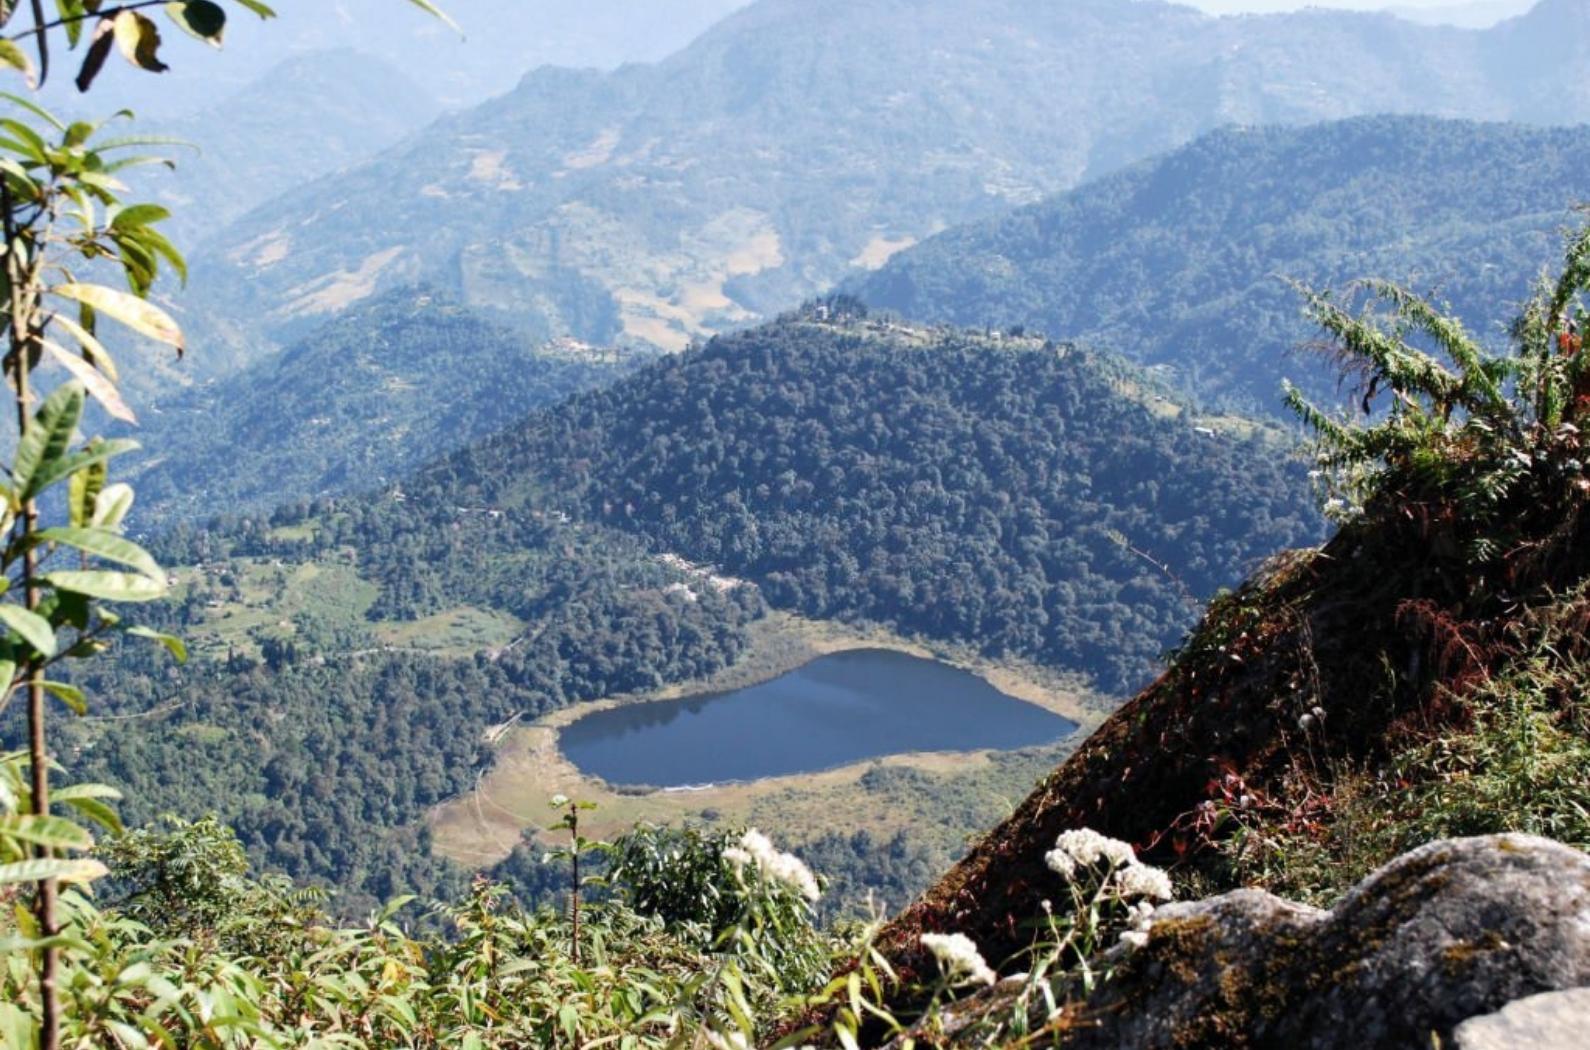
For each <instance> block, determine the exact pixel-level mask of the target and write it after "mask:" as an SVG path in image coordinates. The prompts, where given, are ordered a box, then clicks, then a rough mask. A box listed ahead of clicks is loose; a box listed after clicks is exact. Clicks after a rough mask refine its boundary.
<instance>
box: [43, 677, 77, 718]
mask: <svg viewBox="0 0 1590 1050" xmlns="http://www.w3.org/2000/svg"><path fill="white" fill-rule="evenodd" d="M39 684H40V685H42V686H43V687H44V691H45V692H47V693H49V694H50V695H51V696H53V697H55V698H56V699H57V700H59V701H60V702H61V703H63V704H65V705H66V706H67V707H69V708H71V709H72V714H74V715H78V716H82V715H85V714H87V713H88V697H86V696H84V695H83V691H82V690H81V689H79V688H78V687H77V686H75V685H67V684H66V683H65V682H50V681H40V682H39Z"/></svg>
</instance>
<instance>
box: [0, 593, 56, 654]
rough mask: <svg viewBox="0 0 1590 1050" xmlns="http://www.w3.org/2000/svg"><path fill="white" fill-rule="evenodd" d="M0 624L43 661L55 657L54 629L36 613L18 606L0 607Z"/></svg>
mask: <svg viewBox="0 0 1590 1050" xmlns="http://www.w3.org/2000/svg"><path fill="white" fill-rule="evenodd" d="M0 623H3V624H5V625H6V626H7V627H9V628H11V630H13V631H15V632H16V633H17V634H18V635H20V636H21V638H22V640H23V641H24V642H27V643H28V644H29V645H31V646H32V647H33V649H34V651H35V652H37V653H38V654H39V655H40V656H42V657H44V658H45V659H49V658H50V657H52V656H54V655H55V628H53V627H51V626H50V621H48V620H46V619H45V618H44V617H42V616H40V615H39V614H38V613H36V612H33V611H31V610H29V609H24V608H22V606H20V605H0Z"/></svg>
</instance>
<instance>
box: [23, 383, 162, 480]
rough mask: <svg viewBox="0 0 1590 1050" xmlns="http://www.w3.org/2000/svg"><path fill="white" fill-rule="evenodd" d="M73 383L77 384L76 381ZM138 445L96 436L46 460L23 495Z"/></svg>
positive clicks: (79, 389)
mask: <svg viewBox="0 0 1590 1050" xmlns="http://www.w3.org/2000/svg"><path fill="white" fill-rule="evenodd" d="M71 385H72V386H77V384H76V383H73V384H71ZM78 393H82V388H81V387H78ZM137 447H138V442H136V441H129V440H128V439H126V438H115V439H114V440H111V441H104V440H101V439H99V438H95V439H94V441H93V442H92V443H90V444H89V445H88V447H86V448H81V449H78V450H77V451H76V452H73V453H72V454H71V455H69V456H67V457H65V458H64V459H56V460H51V461H49V462H46V463H45V464H44V465H43V466H41V467H40V468H39V470H38V473H37V474H35V475H34V476H33V481H32V483H31V484H29V486H28V488H27V490H26V491H25V492H24V493H23V495H24V496H31V495H33V494H34V493H38V492H43V491H44V490H45V489H47V488H49V487H50V486H51V485H53V484H55V483H56V482H57V481H60V480H61V479H62V478H66V477H70V476H71V475H73V474H75V473H76V472H77V471H79V470H82V469H83V468H84V467H91V466H93V465H94V464H96V463H103V462H105V461H106V460H107V459H110V458H111V457H112V456H119V455H121V454H122V453H123V452H131V451H133V450H134V449H136V448H137Z"/></svg>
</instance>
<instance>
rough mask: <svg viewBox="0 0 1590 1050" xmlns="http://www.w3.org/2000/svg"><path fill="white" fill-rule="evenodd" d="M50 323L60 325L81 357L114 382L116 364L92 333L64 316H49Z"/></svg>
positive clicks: (58, 314) (115, 378)
mask: <svg viewBox="0 0 1590 1050" xmlns="http://www.w3.org/2000/svg"><path fill="white" fill-rule="evenodd" d="M50 323H51V324H56V325H60V326H61V327H62V328H64V329H66V334H67V335H69V336H71V337H72V338H73V339H75V340H77V345H78V346H79V347H81V348H82V350H83V356H84V357H85V358H87V359H88V360H89V361H91V362H93V365H94V367H95V368H97V369H99V370H100V371H101V372H104V373H105V378H106V379H109V380H110V381H111V382H112V383H114V382H116V380H117V378H118V376H117V373H116V362H115V361H113V360H111V356H110V354H109V353H107V352H106V350H105V347H104V345H103V344H101V343H100V341H99V340H98V339H97V338H95V336H94V333H93V332H90V331H89V330H88V329H86V328H84V327H83V326H82V325H80V324H78V323H77V322H76V321H74V320H72V319H71V318H70V317H67V316H66V315H65V314H61V313H56V314H51V315H50Z"/></svg>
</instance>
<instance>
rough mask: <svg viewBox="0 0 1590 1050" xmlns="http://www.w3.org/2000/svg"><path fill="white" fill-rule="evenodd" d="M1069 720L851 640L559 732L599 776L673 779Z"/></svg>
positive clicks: (726, 776)
mask: <svg viewBox="0 0 1590 1050" xmlns="http://www.w3.org/2000/svg"><path fill="white" fill-rule="evenodd" d="M1074 729H1076V723H1075V722H1072V721H1070V720H1069V719H1066V718H1062V717H1061V716H1059V715H1057V714H1054V713H1053V712H1050V711H1047V710H1045V709H1043V708H1041V707H1038V706H1037V705H1035V704H1029V703H1027V702H1025V701H1023V700H1018V699H1016V698H1015V697H1013V696H1010V695H1008V694H1006V693H1002V692H1000V691H999V690H998V689H995V688H994V687H993V686H992V685H990V684H989V683H988V682H987V681H985V680H983V679H981V678H979V677H977V676H976V675H974V674H971V673H970V672H967V671H963V670H961V669H959V668H956V667H951V666H949V665H948V664H944V663H940V662H938V661H937V660H928V659H923V658H922V657H917V656H910V655H908V654H906V653H899V652H894V651H892V650H888V649H851V650H847V651H845V652H839V653H831V654H829V655H827V656H821V657H818V658H817V659H815V660H813V661H812V662H811V663H808V664H805V665H804V666H802V667H799V668H796V669H795V670H793V671H790V672H788V673H787V674H783V675H780V676H779V677H777V678H774V679H772V680H771V681H767V682H762V683H760V684H758V685H753V686H748V687H746V688H744V689H735V690H732V691H730V692H723V693H705V694H702V695H700V696H692V697H686V698H684V699H680V700H661V701H656V702H652V703H640V704H626V705H624V706H622V707H613V708H609V709H607V710H605V711H597V712H594V713H592V714H589V715H586V716H585V717H583V718H580V719H578V720H577V721H574V722H572V723H570V724H569V725H568V726H566V727H565V728H564V729H563V731H562V734H561V736H560V741H559V742H560V746H561V747H562V750H563V753H564V754H565V755H567V756H568V758H569V760H570V761H572V762H573V763H574V764H575V765H576V766H578V767H579V769H580V771H581V772H583V773H586V774H589V775H593V776H598V777H601V778H602V779H603V780H605V781H607V782H608V783H609V784H645V785H651V786H653V787H683V786H688V785H699V784H719V783H724V782H726V781H733V780H755V779H758V778H760V777H776V776H785V775H788V774H791V773H811V772H816V771H818V770H822V769H832V768H834V767H835V766H843V765H848V764H849V763H852V762H859V761H862V760H864V759H869V758H878V757H881V756H883V755H895V754H900V753H903V752H907V751H978V750H983V749H985V748H997V749H1000V750H1009V749H1013V748H1020V747H1032V746H1034V745H1038V744H1050V743H1053V742H1055V741H1057V740H1059V739H1061V738H1062V737H1064V736H1066V735H1067V734H1069V733H1071V732H1072V731H1073V730H1074Z"/></svg>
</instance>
